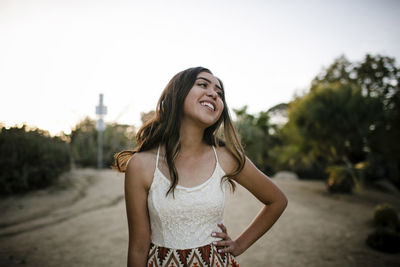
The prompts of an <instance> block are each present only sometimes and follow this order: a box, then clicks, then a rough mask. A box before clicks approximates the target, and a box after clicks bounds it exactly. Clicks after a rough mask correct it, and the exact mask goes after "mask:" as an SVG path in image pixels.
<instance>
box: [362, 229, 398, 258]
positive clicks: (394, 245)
mask: <svg viewBox="0 0 400 267" xmlns="http://www.w3.org/2000/svg"><path fill="white" fill-rule="evenodd" d="M366 243H367V245H368V246H370V247H371V248H373V249H375V250H378V251H382V252H388V253H397V252H400V234H399V233H398V232H395V231H393V230H391V229H388V228H381V227H378V228H377V229H375V231H373V232H372V233H370V234H369V235H368V237H367V240H366Z"/></svg>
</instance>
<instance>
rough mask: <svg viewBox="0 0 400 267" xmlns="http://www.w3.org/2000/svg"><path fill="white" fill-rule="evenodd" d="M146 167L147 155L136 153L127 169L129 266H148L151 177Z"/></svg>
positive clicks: (126, 201)
mask: <svg viewBox="0 0 400 267" xmlns="http://www.w3.org/2000/svg"><path fill="white" fill-rule="evenodd" d="M147 165H148V164H147ZM146 167H147V166H146V156H145V155H140V154H134V155H133V156H132V158H131V159H130V161H129V163H128V166H127V169H126V171H125V203H126V215H127V219H128V229H129V247H128V267H144V266H146V264H147V254H148V252H149V248H150V223H149V216H148V210H147V192H148V188H149V179H150V177H149V171H148V168H146ZM150 169H151V168H150Z"/></svg>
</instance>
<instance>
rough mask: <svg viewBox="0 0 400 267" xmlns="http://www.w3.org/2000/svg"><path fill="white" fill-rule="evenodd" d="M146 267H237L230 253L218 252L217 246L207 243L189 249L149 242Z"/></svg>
mask: <svg viewBox="0 0 400 267" xmlns="http://www.w3.org/2000/svg"><path fill="white" fill-rule="evenodd" d="M147 266H148V267H206V266H207V267H239V264H238V262H237V261H236V259H235V257H234V256H233V255H232V254H230V253H218V247H216V246H214V245H212V244H209V245H205V246H202V247H198V248H191V249H172V248H165V247H159V246H157V245H154V244H153V243H151V244H150V250H149V254H148V256H147Z"/></svg>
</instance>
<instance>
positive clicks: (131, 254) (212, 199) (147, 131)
mask: <svg viewBox="0 0 400 267" xmlns="http://www.w3.org/2000/svg"><path fill="white" fill-rule="evenodd" d="M222 124H223V133H222V137H221V138H220V137H218V136H220V135H219V134H218V135H217V133H218V130H219V128H220V126H221V125H222ZM136 139H137V144H138V146H137V147H136V148H135V149H134V150H130V151H122V152H120V153H118V154H116V156H115V168H116V169H118V170H119V171H122V172H125V200H126V212H127V218H128V226H129V247H128V266H238V263H237V261H236V258H235V257H236V256H238V255H240V254H242V253H243V252H244V251H245V250H247V248H249V247H250V246H251V245H252V244H253V243H254V242H255V241H256V240H257V239H258V238H260V237H261V236H262V235H263V234H264V233H265V232H266V231H267V230H268V229H269V228H270V227H271V226H272V225H273V224H274V223H275V221H276V220H277V219H278V218H279V216H280V215H281V214H282V212H283V211H284V209H285V207H286V205H287V199H286V197H285V195H284V194H283V193H282V191H281V190H280V189H279V188H278V187H277V186H276V185H275V184H274V183H273V182H272V181H271V180H270V179H269V178H268V177H267V176H266V175H265V174H263V173H262V172H261V171H259V170H258V169H257V168H256V167H255V166H254V164H252V163H251V162H250V160H249V159H248V158H246V156H245V154H244V150H243V147H242V146H241V144H240V141H239V139H238V137H237V134H236V131H235V128H234V127H233V124H232V121H231V118H230V115H229V112H228V107H227V104H226V102H225V94H224V87H223V84H222V81H221V80H220V79H218V78H217V77H215V76H214V75H213V74H212V73H211V71H210V70H208V69H206V68H202V67H197V68H191V69H187V70H185V71H182V72H180V73H178V74H176V75H175V76H174V77H173V78H172V79H171V81H170V82H169V83H168V85H167V87H166V88H165V89H164V91H163V92H162V94H161V97H160V99H159V101H158V105H157V109H156V112H155V115H154V117H153V118H152V119H150V120H149V121H148V122H147V123H146V124H144V125H143V126H142V128H141V129H140V130H139V131H138V133H137V136H136ZM236 183H239V184H240V185H242V186H243V187H245V188H246V189H247V190H248V191H249V192H250V193H252V194H253V195H254V196H255V197H256V198H257V199H259V200H260V201H261V202H262V203H263V204H264V205H265V206H264V207H263V209H262V210H261V211H260V213H259V214H258V215H257V217H256V218H255V219H254V220H253V222H252V223H251V224H250V225H249V226H248V227H247V229H246V230H245V231H244V232H243V233H242V234H241V235H240V236H239V237H237V238H236V239H234V240H232V239H231V238H230V236H229V235H228V232H227V229H226V227H225V225H224V224H223V215H224V205H225V193H226V190H227V189H228V187H229V186H231V188H232V189H233V190H234V189H235V184H236ZM238 212H240V211H238Z"/></svg>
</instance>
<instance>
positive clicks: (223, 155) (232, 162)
mask: <svg viewBox="0 0 400 267" xmlns="http://www.w3.org/2000/svg"><path fill="white" fill-rule="evenodd" d="M217 155H218V161H219V164H220V165H221V167H222V169H223V170H224V171H225V173H231V172H233V171H234V170H235V169H236V168H237V164H238V163H237V161H236V159H235V158H234V156H233V155H232V154H231V152H229V150H228V149H227V148H226V147H225V146H220V147H218V148H217Z"/></svg>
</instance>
